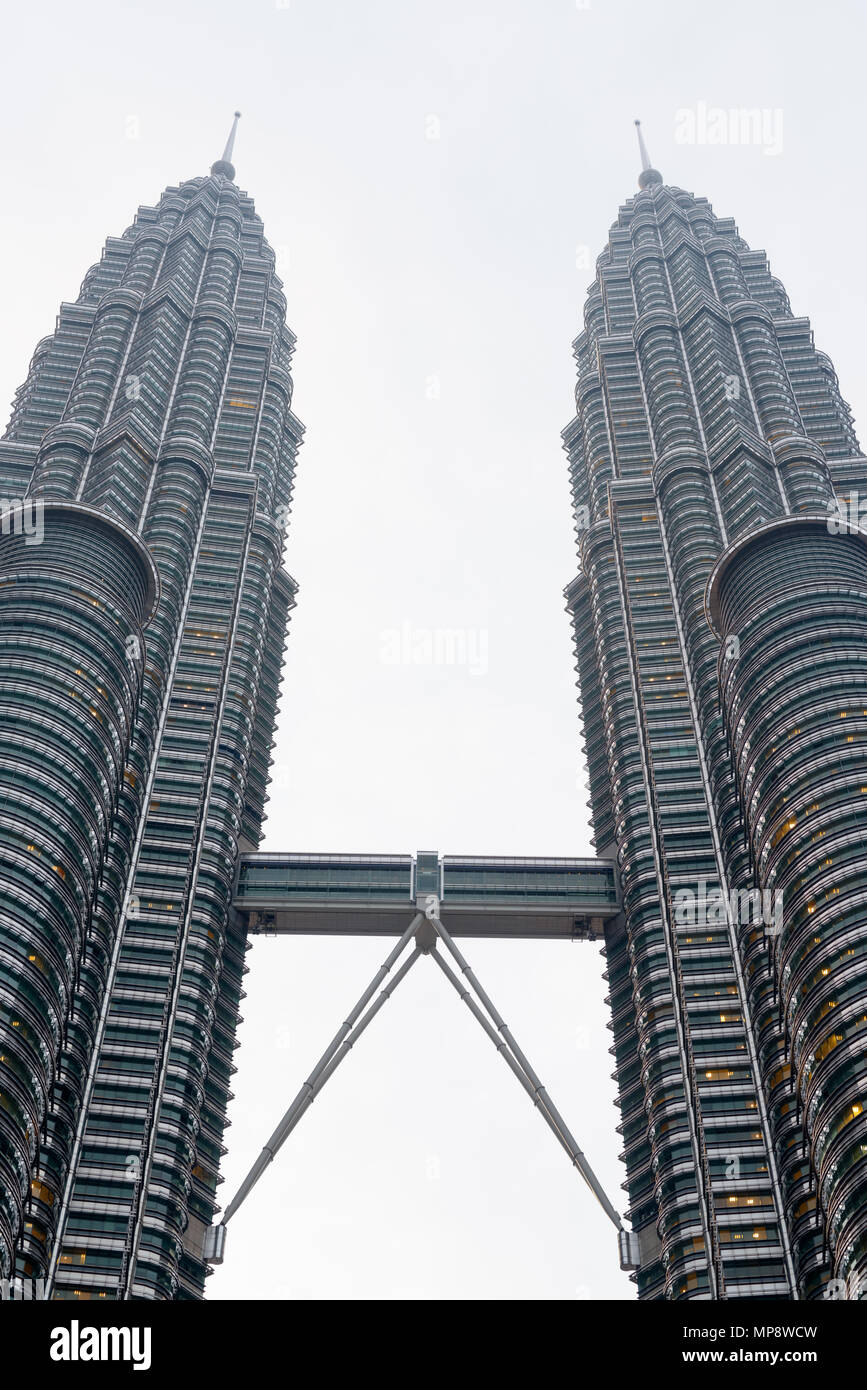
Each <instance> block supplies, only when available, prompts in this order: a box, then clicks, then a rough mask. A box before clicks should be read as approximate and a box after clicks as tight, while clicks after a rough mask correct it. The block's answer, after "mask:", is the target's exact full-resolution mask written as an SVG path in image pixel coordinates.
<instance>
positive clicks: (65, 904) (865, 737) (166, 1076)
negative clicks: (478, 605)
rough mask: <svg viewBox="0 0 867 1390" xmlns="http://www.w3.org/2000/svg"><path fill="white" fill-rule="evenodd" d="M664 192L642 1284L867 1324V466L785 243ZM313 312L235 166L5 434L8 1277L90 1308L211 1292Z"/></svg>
mask: <svg viewBox="0 0 867 1390" xmlns="http://www.w3.org/2000/svg"><path fill="white" fill-rule="evenodd" d="M643 163H644V166H645V167H644V168H643V170H642V173H641V177H640V180H639V184H640V187H639V192H638V195H637V196H636V197H634V198H632V199H630V200H629V201H627V202H626V203H625V204H624V206H623V207H622V208H621V210H620V213H619V216H618V219H617V222H616V223H615V225H614V226H613V227H612V229H611V232H610V236H609V241H608V245H607V246H606V248H605V250H604V251H603V253H602V255H601V256H600V258H599V260H598V262H597V274H596V280H595V283H594V284H593V285H592V287H591V289H590V291H589V295H588V299H587V305H586V310H585V327H584V331H583V332H582V333H581V334H580V336H579V337H578V338H577V339H576V342H575V356H576V359H577V363H578V385H577V390H576V407H577V409H576V415H575V418H574V420H573V421H572V423H571V424H570V425H569V426H568V428H567V429H566V431H565V432H564V443H565V448H566V451H567V454H568V458H569V466H570V474H571V479H572V487H573V494H574V500H575V511H576V518H577V522H578V537H579V549H580V574H579V577H578V578H577V579H576V580H575V582H574V583H573V584H571V585H570V586H569V588H568V589H567V602H568V605H569V609H570V612H571V613H572V615H573V619H574V629H575V642H576V651H577V658H578V672H579V681H580V691H581V701H582V707H583V718H584V737H585V745H586V754H587V762H588V769H589V775H590V786H591V806H592V817H593V826H594V831H595V844H596V849H597V853H598V855H599V856H600V858H602V859H605V860H607V861H609V862H610V863H613V864H614V865H615V866H616V871H617V874H618V876H619V882H620V896H621V904H622V911H621V912H620V913H619V914H618V915H617V916H615V917H613V918H611V919H610V920H609V921H608V923H607V925H606V927H605V941H606V949H607V958H608V971H607V974H608V978H609V983H610V1004H611V1015H612V1019H611V1026H612V1028H613V1048H612V1052H613V1053H614V1055H615V1059H616V1066H617V1080H618V1085H619V1100H620V1108H621V1125H620V1132H621V1133H622V1135H623V1150H624V1152H623V1157H624V1161H625V1165H626V1184H625V1186H626V1189H627V1192H628V1215H629V1219H630V1220H631V1223H632V1227H633V1229H634V1231H635V1232H636V1233H637V1235H638V1244H639V1248H640V1260H641V1262H640V1267H639V1269H638V1270H637V1272H636V1274H635V1275H634V1278H635V1279H636V1281H637V1286H638V1294H639V1297H642V1298H663V1297H664V1298H762V1297H777V1298H799V1299H800V1298H816V1297H823V1296H828V1295H829V1294H837V1295H839V1296H848V1297H858V1296H867V1282H865V1281H867V1118H865V1114H864V1107H865V1104H867V852H865V848H864V845H865V833H867V535H865V534H864V533H863V532H862V531H861V530H860V528H859V526H858V521H857V518H858V496H859V494H861V495H863V496H864V497H867V459H865V458H864V457H863V456H862V454H861V452H860V449H859V447H858V443H857V440H856V437H855V433H854V430H853V426H852V420H851V416H850V412H849V410H848V407H847V406H846V404H845V402H844V401H843V400H842V399H841V396H840V392H839V390H838V386H837V380H836V377H835V374H834V371H833V368H832V366H831V363H830V362H829V360H828V359H827V357H825V356H824V355H823V354H822V353H820V352H819V351H817V350H816V348H815V347H814V345H813V341H812V335H811V332H810V327H809V323H808V322H807V320H805V319H802V318H797V317H795V316H794V315H793V314H792V312H791V309H790V307H789V303H788V300H787V298H786V294H785V291H784V289H783V287H782V286H781V285H780V283H779V281H778V280H776V279H774V277H773V276H772V274H771V272H770V270H769V268H768V264H767V261H766V258H765V256H764V254H763V253H761V252H754V251H750V250H749V248H748V247H747V246H746V245H745V243H744V242H743V241H742V240H741V238H740V237H739V236H738V233H737V229H736V227H735V225H734V223H733V222H732V221H731V220H729V219H725V218H719V217H717V216H715V214H714V213H713V211H712V209H711V207H710V206H709V205H708V203H707V202H706V201H704V200H703V199H701V198H696V197H694V196H692V195H691V194H689V193H686V192H683V191H682V190H680V189H678V188H675V187H672V186H671V185H668V184H666V183H664V181H663V179H662V177H661V175H660V174H659V173H657V172H656V171H655V170H654V169H653V168H651V167H650V162H649V160H648V159H646V158H644V160H643ZM285 315H286V303H285V298H284V295H283V292H282V287H281V282H280V280H279V278H278V277H277V273H276V269H275V263H274V254H273V252H272V250H271V249H270V247H269V246H268V243H267V241H266V240H265V238H264V233H263V227H262V223H261V220H260V219H259V218H258V217H257V215H256V212H255V208H254V206H253V203H252V201H251V200H250V198H248V197H247V195H246V194H244V193H242V192H241V191H240V190H239V188H238V187H237V185H236V183H235V170H234V168H233V165H232V139H231V138H230V142H229V145H228V146H227V149H226V151H225V153H224V157H223V158H222V159H221V160H219V161H218V162H217V163H216V164H214V166H213V167H212V170H211V173H210V174H209V175H208V176H207V177H204V178H196V179H192V180H190V181H189V182H186V183H184V184H182V185H180V186H179V187H172V188H169V189H167V190H166V192H165V193H164V194H163V196H162V198H161V199H160V201H159V203H158V204H157V205H156V206H155V207H153V208H141V209H140V210H139V212H138V214H137V216H136V219H135V221H134V223H133V225H132V226H131V227H130V228H129V229H128V230H127V231H126V232H125V233H124V235H123V236H122V237H120V238H117V239H115V238H110V239H109V240H108V241H107V242H106V245H105V248H104V251H103V254H102V258H101V260H100V262H99V263H98V264H97V265H95V266H94V267H93V268H92V269H91V270H90V271H89V272H88V274H87V276H86V277H85V280H84V284H83V286H82V289H81V293H80V294H79V297H78V299H77V300H76V302H75V303H69V304H64V305H63V306H62V307H61V311H60V315H59V318H58V322H57V328H56V331H55V333H54V334H53V335H52V336H51V337H50V338H47V339H45V340H44V341H43V342H41V343H40V344H39V345H38V346H37V349H36V352H35V354H34V357H33V361H32V363H31V367H30V371H29V374H28V377H27V380H26V382H25V383H24V385H23V386H22V387H21V389H20V390H19V392H18V394H17V397H16V400H15V404H14V409H13V414H12V420H11V423H10V426H9V429H8V431H7V433H6V435H5V437H4V439H3V440H2V441H0V498H2V499H3V501H2V506H3V515H2V521H3V525H2V533H0V1278H10V1277H11V1276H12V1275H13V1274H14V1275H16V1276H18V1277H20V1278H21V1279H23V1280H28V1279H30V1280H37V1281H39V1280H41V1281H42V1284H41V1288H42V1290H43V1292H44V1293H45V1294H46V1296H49V1297H53V1298H58V1299H82V1298H84V1299H87V1298H106V1299H119V1298H144V1299H184V1298H191V1299H198V1298H201V1297H202V1296H203V1293H204V1287H205V1277H206V1273H207V1265H206V1262H205V1259H204V1256H203V1239H204V1235H205V1231H206V1229H207V1228H208V1227H209V1226H210V1225H211V1223H212V1220H213V1218H214V1215H215V1213H216V1212H217V1211H218V1210H219V1202H218V1196H217V1187H218V1182H219V1177H220V1174H219V1168H220V1160H221V1156H222V1154H223V1153H224V1152H225V1150H224V1148H223V1131H224V1127H225V1123H226V1107H227V1104H228V1101H229V1099H230V1098H231V1090H230V1087H231V1077H232V1073H233V1071H234V1066H233V1062H232V1056H233V1052H234V1049H235V1047H236V1046H237V1042H236V1036H235V1035H236V1031H237V1025H238V1021H239V1007H240V1002H241V1000H242V998H243V975H244V971H245V966H244V954H245V949H246V946H247V935H246V930H247V929H246V922H245V918H244V916H243V914H241V913H239V912H238V911H237V910H236V909H235V907H234V906H233V892H234V885H235V878H236V868H237V863H238V859H239V856H240V855H241V854H242V853H245V852H249V851H252V850H254V849H255V848H256V847H257V845H258V843H259V840H260V838H261V830H262V821H263V817H264V811H265V803H266V800H267V795H266V788H267V781H268V766H269V758H270V749H271V743H272V738H273V732H274V724H275V718H276V712H277V703H278V694H279V685H280V666H281V659H282V651H283V646H284V642H285V636H286V627H287V621H288V615H289V612H290V610H291V608H292V606H293V602H294V592H295V584H294V582H293V580H292V579H291V578H290V577H289V575H288V574H287V572H286V571H285V569H284V568H283V567H282V553H283V543H284V524H285V518H286V515H287V513H288V509H289V503H290V498H291V493H292V483H293V474H294V468H295V459H296V454H297V450H298V448H299V445H300V442H301V438H302V433H303V430H302V426H301V424H300V422H299V421H298V419H297V418H296V417H295V415H294V414H293V412H292V381H291V376H290V362H291V357H292V351H293V347H294V338H293V335H292V333H291V332H290V330H289V329H288V328H287V326H286V318H285ZM31 513H32V515H33V517H34V518H35V519H36V520H37V521H38V525H32V526H25V525H24V524H23V520H21V519H22V518H24V517H25V514H26V515H27V516H30V515H31ZM19 521H21V524H18V523H19ZM768 902H772V903H773V904H774V910H773V911H771V912H768V911H767V910H766V907H767V904H768Z"/></svg>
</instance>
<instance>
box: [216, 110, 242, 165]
mask: <svg viewBox="0 0 867 1390" xmlns="http://www.w3.org/2000/svg"><path fill="white" fill-rule="evenodd" d="M240 117H241V113H240V111H236V112H235V119H234V120H233V122H232V129H231V130H230V131H229V138H228V140H227V141H226V148H225V149H224V150H223V158H222V159H218V160H217V161H216V163H215V164H212V165H211V173H212V174H222V175H223V177H224V178H227V179H234V177H235V166H234V164H233V163H232V152H233V150H234V148H235V135H236V133H237V130H238V121H239V120H240Z"/></svg>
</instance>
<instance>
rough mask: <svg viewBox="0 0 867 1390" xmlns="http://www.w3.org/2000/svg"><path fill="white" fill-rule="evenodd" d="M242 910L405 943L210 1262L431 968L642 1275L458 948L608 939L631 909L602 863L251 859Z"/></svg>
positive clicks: (333, 1046) (207, 1238)
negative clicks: (388, 1006)
mask: <svg viewBox="0 0 867 1390" xmlns="http://www.w3.org/2000/svg"><path fill="white" fill-rule="evenodd" d="M233 906H234V909H235V911H236V912H237V913H239V914H240V915H241V917H242V919H244V920H245V925H246V928H247V930H248V932H250V933H253V934H257V933H258V934H264V935H271V936H280V935H283V936H293V935H294V936H298V935H313V936H326V935H327V936H332V935H334V936H396V937H397V938H398V941H397V944H396V945H395V946H394V947H393V948H392V950H391V951H390V952H389V954H388V956H387V958H386V960H385V961H384V962H383V964H382V966H381V967H380V969H379V970H378V971H377V973H376V974H375V975H374V977H373V979H372V980H371V982H370V984H369V985H368V986H367V988H366V989H365V991H364V993H363V994H362V996H361V998H360V999H359V1000H358V1003H357V1004H356V1005H355V1007H354V1008H353V1009H352V1010H351V1011H350V1012H349V1014H348V1015H347V1016H346V1018H345V1020H344V1022H343V1023H342V1024H341V1026H340V1027H339V1028H338V1030H337V1033H336V1034H335V1035H334V1037H333V1038H332V1040H331V1042H330V1043H329V1045H328V1047H327V1048H326V1050H325V1052H324V1053H323V1054H322V1056H321V1057H320V1059H319V1061H318V1062H317V1063H316V1066H315V1067H314V1068H313V1071H312V1072H311V1073H310V1075H309V1076H308V1078H307V1080H306V1081H305V1082H304V1084H303V1085H302V1087H301V1090H300V1091H299V1092H298V1094H297V1095H296V1097H295V1099H294V1100H293V1101H292V1104H291V1105H290V1106H289V1109H288V1110H287V1111H286V1113H285V1114H284V1115H283V1118H282V1119H281V1120H280V1123H279V1124H278V1126H277V1128H276V1129H275V1131H274V1133H273V1134H272V1135H271V1137H270V1139H269V1140H268V1142H267V1144H266V1145H265V1147H264V1148H263V1149H262V1152H261V1153H260V1155H259V1157H258V1158H257V1159H256V1162H255V1163H254V1164H253V1166H252V1168H251V1169H250V1171H249V1173H248V1174H247V1176H246V1177H245V1179H244V1181H243V1182H242V1183H241V1186H240V1188H239V1189H238V1191H237V1193H236V1194H235V1196H234V1197H233V1198H232V1200H231V1202H230V1203H229V1205H228V1206H227V1208H226V1211H225V1214H224V1215H223V1217H222V1218H221V1220H220V1221H219V1222H218V1223H216V1224H215V1225H213V1226H210V1227H208V1228H207V1230H206V1231H205V1233H204V1244H203V1248H202V1257H203V1258H204V1259H205V1260H206V1261H207V1262H208V1263H209V1264H212V1265H214V1264H221V1263H222V1261H223V1255H224V1251H225V1246H226V1229H227V1225H228V1222H229V1221H230V1220H231V1218H232V1217H233V1216H234V1214H235V1212H236V1211H237V1210H238V1208H239V1207H240V1206H241V1205H242V1203H243V1202H244V1201H245V1200H246V1198H247V1196H248V1195H249V1193H250V1192H251V1191H252V1190H253V1188H254V1187H255V1185H256V1183H257V1182H258V1181H259V1179H260V1178H261V1176H262V1174H263V1173H264V1172H265V1170H266V1168H268V1166H269V1165H270V1164H271V1163H272V1162H273V1161H274V1158H275V1156H276V1154H277V1153H278V1151H279V1150H280V1148H282V1146H283V1144H285V1142H286V1140H287V1139H288V1138H289V1136H290V1134H291V1133H292V1131H293V1130H294V1129H295V1126H296V1125H297V1124H298V1122H299V1120H300V1119H301V1118H302V1116H303V1115H304V1114H305V1113H306V1111H307V1110H308V1109H309V1108H310V1106H311V1105H312V1104H313V1102H314V1100H315V1099H316V1097H317V1096H318V1095H319V1093H320V1091H321V1090H322V1087H323V1086H324V1085H325V1082H326V1081H327V1080H328V1078H329V1077H330V1076H332V1075H333V1073H334V1072H335V1071H336V1069H337V1067H339V1065H340V1063H341V1062H342V1061H343V1060H344V1058H345V1057H346V1056H347V1055H348V1053H349V1051H350V1049H351V1048H352V1047H354V1045H355V1043H356V1042H357V1041H358V1039H359V1038H360V1037H361V1035H362V1033H363V1032H364V1030H365V1029H366V1028H367V1026H368V1024H370V1023H371V1022H372V1021H373V1019H374V1018H375V1017H376V1015H377V1014H378V1013H379V1010H380V1009H381V1008H382V1007H383V1005H384V1004H385V1003H386V1002H387V1001H388V1000H389V999H390V998H391V995H392V994H393V993H394V991H395V989H396V988H397V986H398V985H399V984H400V982H401V980H403V979H404V978H405V976H406V975H407V974H408V973H409V971H410V970H411V969H412V967H413V966H414V965H415V964H416V962H417V961H419V960H422V959H423V958H425V957H426V958H427V959H428V960H431V961H432V962H433V963H434V964H435V965H436V966H437V967H438V969H439V971H440V972H441V974H442V975H443V976H444V978H445V979H446V981H447V982H448V983H449V984H450V985H451V986H452V987H453V988H454V990H455V992H456V993H457V995H458V997H459V998H460V1000H461V1001H462V1002H463V1003H464V1004H466V1006H467V1008H468V1009H469V1010H470V1013H471V1014H472V1015H473V1017H474V1018H475V1019H476V1021H477V1022H478V1023H479V1024H480V1026H481V1028H482V1031H483V1032H484V1033H485V1034H486V1035H487V1037H488V1038H489V1040H490V1041H491V1042H492V1043H493V1045H494V1047H495V1048H496V1049H497V1051H498V1052H499V1053H500V1056H501V1057H502V1058H503V1061H504V1062H505V1063H506V1065H507V1066H508V1067H509V1069H510V1071H511V1072H512V1073H513V1074H514V1076H515V1078H516V1080H517V1081H518V1082H519V1083H520V1085H521V1086H522V1087H523V1089H524V1090H525V1091H526V1093H527V1095H528V1096H529V1098H530V1100H531V1101H532V1103H533V1105H534V1106H535V1107H536V1109H537V1110H538V1111H539V1114H540V1115H541V1117H542V1119H543V1120H544V1121H545V1123H546V1124H547V1125H548V1128H549V1129H550V1130H551V1132H552V1133H553V1135H554V1137H555V1138H556V1140H557V1142H558V1143H559V1144H560V1146H561V1147H562V1148H563V1149H564V1150H565V1152H566V1154H567V1156H568V1158H569V1160H570V1162H571V1163H572V1164H573V1166H574V1167H575V1168H577V1170H578V1172H579V1174H580V1176H581V1177H582V1178H583V1180H584V1182H585V1183H586V1184H587V1186H588V1188H589V1189H590V1191H591V1192H592V1193H593V1195H594V1197H595V1198H596V1200H597V1201H598V1202H599V1204H600V1206H601V1207H602V1209H603V1211H604V1212H605V1214H606V1216H607V1217H608V1218H609V1220H610V1221H611V1223H612V1225H613V1226H614V1227H615V1229H616V1231H617V1239H618V1247H619V1251H620V1263H621V1268H622V1269H637V1268H638V1263H639V1250H638V1237H637V1235H636V1234H635V1233H634V1232H632V1231H630V1230H627V1229H625V1228H624V1226H623V1223H622V1221H621V1218H620V1216H619V1215H618V1213H617V1211H616V1209H615V1208H614V1207H613V1206H612V1204H611V1202H610V1201H609V1199H608V1196H607V1195H606V1193H605V1191H604V1189H603V1188H602V1186H601V1185H600V1183H599V1180H598V1179H597V1177H596V1175H595V1173H594V1172H593V1169H592V1168H591V1166H590V1164H589V1163H588V1161H587V1159H586V1158H585V1156H584V1154H583V1153H582V1151H581V1149H580V1148H579V1146H578V1143H577V1140H576V1139H575V1138H574V1136H573V1135H572V1133H571V1131H570V1130H569V1128H568V1126H567V1125H566V1122H565V1120H564V1119H563V1117H562V1115H561V1114H560V1112H559V1111H558V1110H557V1108H556V1106H555V1105H554V1103H553V1101H552V1100H551V1097H550V1096H549V1095H548V1092H547V1091H546V1089H545V1087H544V1086H543V1084H542V1082H541V1081H540V1080H539V1077H538V1076H537V1075H536V1073H535V1071H534V1070H533V1068H532V1066H531V1065H530V1063H529V1061H528V1060H527V1058H526V1056H525V1055H524V1053H523V1052H522V1051H521V1049H520V1047H519V1046H518V1043H517V1041H516V1039H515V1037H514V1034H513V1033H512V1031H511V1029H510V1028H509V1027H508V1025H507V1024H506V1022H505V1021H504V1019H503V1018H502V1017H501V1016H500V1014H499V1013H498V1012H497V1009H496V1006H495V1005H494V1003H493V1002H492V1000H491V999H490V998H489V996H488V995H487V994H486V993H485V990H484V989H483V987H482V985H481V983H480V981H479V979H478V978H477V976H476V975H475V973H474V971H473V970H472V968H471V967H470V965H469V963H468V962H467V961H466V960H465V958H464V956H463V955H462V954H461V951H460V949H459V947H458V946H457V945H456V942H455V938H456V937H476V938H479V937H487V938H489V939H493V940H509V939H512V940H524V941H543V940H559V941H588V940H591V941H592V940H596V939H599V938H601V937H602V935H603V932H604V927H605V923H606V922H607V921H608V920H609V919H610V918H612V917H614V916H616V915H617V913H618V912H619V910H620V903H619V894H618V889H617V876H616V873H615V870H614V866H613V865H611V864H608V863H606V862H605V861H603V860H597V859H513V858H491V857H483V858H479V857H466V856H460V855H454V856H450V855H444V856H442V857H440V855H439V854H438V853H436V852H435V851H430V850H422V851H419V852H418V853H417V854H416V855H414V856H413V855H408V854H407V855H400V854H246V855H243V856H242V857H241V860H240V863H239V867H238V877H237V880H236V884H235V896H234V903H233ZM441 914H442V915H445V917H446V918H447V920H448V927H446V925H445V922H444V921H443V919H442V915H441ZM407 917H409V918H410V920H409V922H407ZM438 947H441V948H442V949H437V948H438ZM449 957H450V958H451V962H452V963H451V964H450V963H449V959H448V958H449ZM398 962H400V965H399V966H398ZM396 966H397V967H398V968H397V969H394V967H396ZM454 966H457V972H456V971H455V969H454ZM393 969H394V973H393V974H392V970H393Z"/></svg>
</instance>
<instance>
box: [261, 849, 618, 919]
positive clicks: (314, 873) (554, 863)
mask: <svg viewBox="0 0 867 1390" xmlns="http://www.w3.org/2000/svg"><path fill="white" fill-rule="evenodd" d="M422 893H433V894H435V895H436V897H437V898H438V899H439V902H440V906H441V908H442V911H443V912H444V913H447V914H448V920H449V930H450V932H451V935H452V936H453V937H455V938H457V937H494V938H498V939H508V938H520V939H523V940H528V941H543V940H567V941H570V940H572V941H575V940H581V941H586V940H593V939H596V938H601V937H602V933H603V929H604V926H605V923H606V921H607V920H608V919H609V918H610V917H613V916H614V915H615V914H616V913H617V912H618V911H619V900H618V890H617V877H616V874H615V871H614V867H613V865H611V864H608V863H606V862H605V861H603V860H599V859H523V858H522V859H510V858H491V857H484V858H478V857H467V856H462V855H444V856H442V857H440V856H439V854H437V853H434V852H425V851H420V852H419V853H418V854H416V855H415V856H413V855H409V854H406V855H399V854H247V855H244V856H242V858H241V861H240V865H239V870H238V879H237V884H236V891H235V900H234V906H235V908H236V910H237V911H239V912H241V913H243V914H244V915H245V916H246V918H247V925H248V929H249V931H250V932H252V933H254V934H255V933H266V934H276V935H280V936H287V935H305V934H307V935H313V936H319V935H329V936H332V935H334V936H400V935H401V933H402V931H403V930H404V928H405V926H406V919H407V912H411V911H412V910H413V908H414V906H415V903H416V901H417V899H418V898H419V896H420V895H421V894H422Z"/></svg>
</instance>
